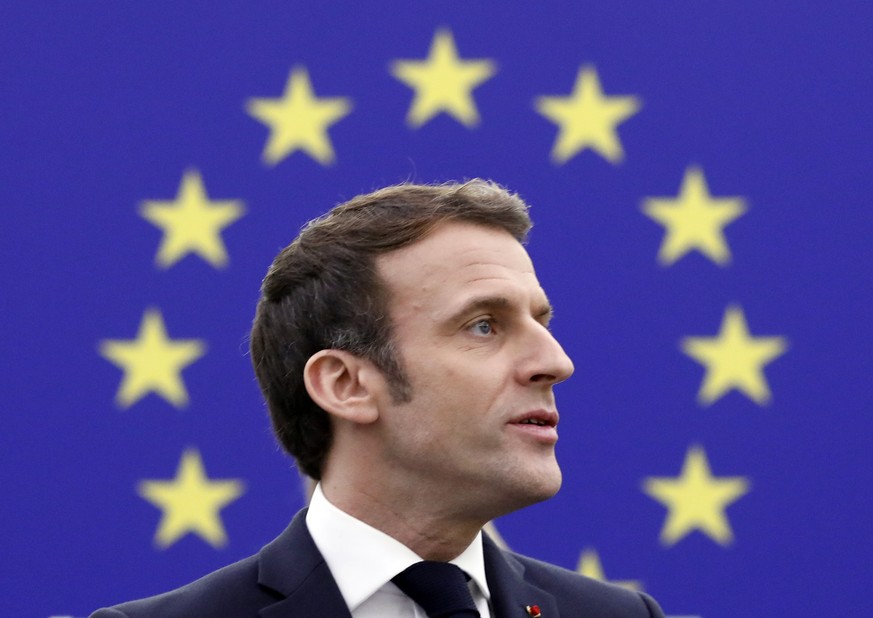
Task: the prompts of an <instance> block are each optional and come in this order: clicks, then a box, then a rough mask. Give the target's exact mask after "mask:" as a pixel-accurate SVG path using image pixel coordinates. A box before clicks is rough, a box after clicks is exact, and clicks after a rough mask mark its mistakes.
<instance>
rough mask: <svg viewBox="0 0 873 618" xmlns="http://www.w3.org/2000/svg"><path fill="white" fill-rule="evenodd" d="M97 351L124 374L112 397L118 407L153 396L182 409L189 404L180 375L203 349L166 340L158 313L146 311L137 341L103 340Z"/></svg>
mask: <svg viewBox="0 0 873 618" xmlns="http://www.w3.org/2000/svg"><path fill="white" fill-rule="evenodd" d="M99 350H100V354H101V355H102V356H103V357H104V358H106V359H107V360H109V361H111V362H113V363H115V364H116V365H117V366H118V367H120V368H121V369H122V370H124V379H122V381H121V386H119V388H118V393H117V394H116V396H115V401H116V403H117V404H118V405H119V406H121V407H122V408H128V407H130V406H132V405H133V404H135V403H136V402H137V401H139V400H140V399H141V398H142V397H144V396H145V395H147V394H148V393H150V392H155V393H157V394H158V395H160V396H161V397H163V398H164V399H166V400H167V401H169V402H170V403H171V404H173V405H174V406H176V407H177V408H181V407H183V406H185V405H187V403H188V392H187V391H186V390H185V384H184V383H183V382H182V378H181V376H180V375H179V374H180V372H181V371H182V369H184V368H185V367H187V366H188V365H190V364H191V363H193V362H194V361H195V360H197V359H198V358H200V357H201V356H203V354H204V353H205V352H206V345H205V344H203V343H202V342H201V341H199V340H197V339H183V340H175V341H174V340H171V339H168V338H167V330H166V327H165V326H164V320H163V318H162V317H161V312H160V311H159V310H157V309H148V310H146V312H145V314H144V315H143V318H142V322H141V323H140V327H139V333H137V336H136V339H133V340H118V339H105V340H103V341H101V342H100V347H99Z"/></svg>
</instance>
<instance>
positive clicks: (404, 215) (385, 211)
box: [251, 180, 531, 479]
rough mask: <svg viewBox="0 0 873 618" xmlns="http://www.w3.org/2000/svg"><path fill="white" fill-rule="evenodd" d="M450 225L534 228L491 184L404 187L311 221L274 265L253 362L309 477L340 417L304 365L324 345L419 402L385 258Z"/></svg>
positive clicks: (279, 428) (317, 474)
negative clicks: (402, 349)
mask: <svg viewBox="0 0 873 618" xmlns="http://www.w3.org/2000/svg"><path fill="white" fill-rule="evenodd" d="M448 222H453V223H464V224H472V225H475V226H477V227H480V228H482V229H487V230H492V231H500V232H501V233H502V234H503V235H504V236H508V237H509V238H511V239H512V240H513V241H514V242H515V243H516V244H518V243H521V242H523V241H524V239H525V237H526V235H527V232H528V231H529V229H530V227H531V223H530V219H529V217H528V214H527V206H526V205H525V204H524V202H522V201H521V199H519V198H518V197H517V196H515V195H513V194H510V193H508V192H506V191H505V190H503V189H502V188H500V187H499V186H497V185H494V184H492V183H489V182H484V181H480V180H474V181H471V182H468V183H465V184H446V185H439V186H423V185H412V184H405V185H398V186H393V187H388V188H385V189H381V190H379V191H376V192H374V193H371V194H368V195H361V196H358V197H356V198H354V199H352V200H350V201H349V202H346V203H344V204H340V205H339V206H337V207H335V208H334V209H333V210H332V211H330V213H328V214H327V215H325V216H324V217H322V218H319V219H316V220H314V221H312V222H310V223H309V224H308V225H307V226H306V228H305V229H304V230H303V231H302V232H301V233H300V235H299V236H298V238H297V239H296V240H295V241H294V242H293V243H291V245H289V246H288V247H286V248H285V249H284V250H283V251H282V252H281V253H280V254H279V255H278V256H277V257H276V259H275V260H274V262H273V264H272V266H271V267H270V270H269V272H268V273H267V276H266V278H265V279H264V282H263V286H262V295H261V299H260V302H259V303H258V308H257V313H256V316H255V321H254V325H253V327H252V336H251V351H252V362H253V364H254V368H255V373H256V374H257V377H258V381H259V383H260V385H261V389H262V391H263V393H264V396H265V398H266V400H267V404H268V407H269V410H270V416H271V419H272V422H273V428H274V430H275V432H276V435H277V437H278V438H279V441H280V442H281V443H282V445H283V446H284V448H285V449H286V450H287V451H288V452H289V453H290V454H291V455H292V456H294V457H295V458H296V460H297V462H298V465H299V467H300V468H301V469H302V470H303V472H305V473H306V474H308V475H309V476H311V477H313V478H315V479H319V478H321V475H322V472H323V466H324V462H325V458H326V457H327V454H328V451H329V449H330V447H331V444H332V423H331V420H330V416H329V415H328V413H327V412H326V411H325V410H324V409H323V408H322V407H320V406H319V405H318V404H317V403H316V402H315V401H313V399H312V397H311V394H310V393H309V392H308V391H307V388H306V384H305V381H304V368H305V367H306V366H307V363H308V362H309V361H310V359H311V358H312V357H313V356H314V355H316V354H317V353H318V352H320V351H322V350H338V351H343V352H346V353H348V354H349V355H352V356H354V357H358V358H361V359H364V360H366V361H368V362H370V363H372V365H373V366H374V367H375V368H376V369H378V371H380V372H381V373H382V375H383V376H384V377H385V379H386V382H387V384H388V385H389V388H390V391H391V392H390V394H391V397H392V400H393V402H395V403H397V404H403V403H405V402H409V401H410V399H411V398H412V397H413V396H414V395H413V389H414V385H413V384H410V381H409V377H408V376H407V375H406V371H405V369H404V364H405V363H404V361H403V360H402V359H401V357H400V355H399V354H398V351H397V345H396V341H395V332H394V331H395V328H394V324H393V320H392V316H391V306H392V294H391V291H390V287H391V286H390V285H387V284H386V283H387V282H386V281H384V280H383V278H382V276H381V275H380V269H379V266H378V264H377V260H379V259H380V257H382V256H390V255H392V254H396V253H397V252H398V251H400V250H402V249H404V248H406V247H410V246H413V245H415V244H416V243H418V242H419V241H421V240H422V239H424V238H426V237H427V236H429V235H431V234H432V233H433V232H434V230H436V229H438V228H439V227H441V226H443V225H445V224H447V223H448ZM519 247H520V245H519ZM522 251H523V249H522ZM423 283H424V282H423Z"/></svg>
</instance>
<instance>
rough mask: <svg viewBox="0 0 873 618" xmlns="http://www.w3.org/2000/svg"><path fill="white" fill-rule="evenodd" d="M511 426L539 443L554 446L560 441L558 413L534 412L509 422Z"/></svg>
mask: <svg viewBox="0 0 873 618" xmlns="http://www.w3.org/2000/svg"><path fill="white" fill-rule="evenodd" d="M509 425H510V426H511V427H514V428H515V429H517V430H519V431H521V432H524V434H525V435H528V436H530V437H532V438H534V439H536V440H537V441H539V442H545V443H548V444H554V443H555V442H557V441H558V431H557V426H558V413H557V412H554V411H550V410H532V411H530V412H525V413H524V414H520V415H518V416H516V417H515V418H513V419H512V420H511V421H509Z"/></svg>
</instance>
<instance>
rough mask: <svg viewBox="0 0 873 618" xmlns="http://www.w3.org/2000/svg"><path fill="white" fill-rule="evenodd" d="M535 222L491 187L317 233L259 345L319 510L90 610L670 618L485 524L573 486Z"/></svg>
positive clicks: (442, 189) (301, 250)
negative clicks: (148, 589) (533, 239)
mask: <svg viewBox="0 0 873 618" xmlns="http://www.w3.org/2000/svg"><path fill="white" fill-rule="evenodd" d="M530 227H531V222H530V219H529V218H528V214H527V206H526V205H525V204H524V202H522V201H521V200H520V199H519V198H518V197H517V196H515V195H512V194H510V193H507V192H506V191H505V190H503V189H502V188H500V187H498V186H496V185H494V184H492V183H489V182H484V181H480V180H474V181H471V182H468V183H465V184H449V185H442V186H421V185H412V184H406V185H399V186H394V187H388V188H385V189H382V190H380V191H376V192H375V193H372V194H369V195H363V196H359V197H356V198H354V199H353V200H351V201H349V202H347V203H345V204H341V205H339V206H337V207H336V208H334V209H333V210H332V211H331V212H330V213H329V214H328V215H326V216H325V217H323V218H321V219H317V220H315V221H313V222H311V223H310V224H309V225H308V226H307V227H306V228H305V229H304V230H303V231H302V232H301V234H300V236H299V237H298V238H297V239H296V240H295V241H294V242H293V243H292V244H291V245H289V246H288V247H286V248H285V249H284V250H283V251H282V252H281V253H280V254H279V255H278V257H277V258H276V259H275V261H274V262H273V265H272V266H271V267H270V270H269V272H268V273H267V276H266V278H265V279H264V283H263V287H262V296H261V299H260V302H259V304H258V309H257V314H256V317H255V321H254V326H253V328H252V338H251V351H252V361H253V364H254V368H255V372H256V374H257V376H258V380H259V382H260V385H261V389H262V390H263V392H264V396H265V398H266V400H267V404H268V406H269V410H270V415H271V418H272V423H273V427H274V430H275V432H276V435H277V437H278V439H279V441H280V442H281V443H282V445H283V446H284V447H285V449H286V450H287V451H288V452H289V453H290V454H291V455H292V456H293V457H294V458H295V459H296V460H297V463H298V466H299V467H300V469H301V470H302V471H303V472H305V473H306V474H307V475H308V476H310V477H311V478H313V479H315V480H317V481H318V485H317V486H316V488H315V491H314V494H313V498H312V501H311V504H310V507H309V509H308V511H307V510H303V511H301V512H300V513H298V515H297V516H296V517H295V518H294V520H293V521H292V522H291V525H290V526H289V527H288V529H287V530H286V531H285V532H283V533H282V535H280V536H279V537H278V538H277V539H276V540H274V541H273V542H272V543H270V544H269V545H267V546H266V547H264V548H263V549H262V550H261V552H260V553H259V554H257V555H256V556H252V557H250V558H247V559H245V560H243V561H241V562H238V563H236V564H234V565H231V566H229V567H226V568H224V569H222V570H220V571H217V572H215V573H213V574H211V575H207V576H206V577H204V578H202V579H200V580H198V581H196V582H194V583H192V584H189V585H188V586H185V587H184V588H181V589H179V590H176V591H173V592H169V593H166V594H164V595H160V596H157V597H153V598H151V599H145V600H141V601H134V602H131V603H125V604H123V605H120V606H117V607H116V608H113V609H108V610H100V611H98V612H97V613H96V614H94V616H95V617H101V618H102V617H110V616H115V617H118V616H130V617H139V616H254V615H260V616H289V617H291V616H300V617H303V616H327V617H334V616H336V617H346V618H348V617H349V616H352V617H353V618H377V617H378V618H386V617H387V618H395V617H396V618H400V617H405V618H413V617H416V618H418V617H423V616H425V615H427V616H481V617H482V618H488V617H491V618H504V617H505V618H511V617H523V616H530V617H533V618H538V617H539V616H542V617H544V618H557V617H558V616H563V617H564V618H586V617H589V618H600V617H616V618H617V617H625V616H627V617H631V618H635V617H639V618H643V617H651V616H656V617H659V616H663V614H662V613H661V610H660V609H659V608H658V606H657V605H656V604H655V602H654V601H652V600H651V599H650V598H649V597H647V596H646V595H643V594H638V593H633V592H630V591H627V590H624V589H621V588H617V587H614V586H611V585H609V584H604V583H600V582H596V581H594V580H590V579H588V578H585V577H582V576H579V575H577V574H575V573H572V572H570V571H566V570H563V569H559V568H557V567H554V566H551V565H547V564H544V563H541V562H538V561H535V560H532V559H530V558H526V557H522V556H519V555H517V554H513V553H510V552H507V551H503V550H501V549H499V548H498V547H497V546H496V545H495V544H494V543H493V542H492V541H491V539H489V538H488V537H487V535H484V534H483V533H482V527H483V525H485V524H486V523H487V522H488V521H490V520H492V519H494V518H495V517H498V516H500V515H504V514H506V513H509V512H511V511H514V510H516V509H519V508H522V507H525V506H528V505H530V504H533V503H536V502H539V501H542V500H545V499H547V498H549V497H551V496H552V495H554V494H555V492H557V491H558V488H559V487H560V485H561V471H560V468H559V467H558V464H557V461H556V459H555V443H556V441H557V439H558V436H557V431H556V427H557V424H558V412H557V409H556V406H555V399H554V395H553V392H552V387H553V386H554V385H555V384H557V383H559V382H561V381H563V380H565V379H567V378H568V377H569V376H570V374H571V373H572V372H573V364H572V362H571V361H570V359H569V358H568V357H567V355H566V354H565V353H564V351H563V349H562V348H561V346H560V345H559V344H558V342H557V341H555V339H554V338H553V337H552V335H551V333H550V332H549V329H548V324H549V319H550V317H551V313H552V311H551V307H550V305H549V302H548V299H547V298H546V295H545V293H544V292H543V290H542V288H541V287H540V285H539V283H538V281H537V278H536V275H535V273H534V269H533V265H532V264H531V261H530V258H529V257H528V254H527V252H526V251H525V249H524V247H523V245H522V242H524V240H525V238H526V235H527V232H528V231H529V229H530ZM451 565H455V566H451ZM452 591H453V592H452ZM454 593H457V597H458V600H457V604H458V605H457V606H451V607H449V605H450V604H451V603H454V602H455V597H454V596H452V595H453V594H454ZM449 597H451V600H449ZM432 605H442V607H432Z"/></svg>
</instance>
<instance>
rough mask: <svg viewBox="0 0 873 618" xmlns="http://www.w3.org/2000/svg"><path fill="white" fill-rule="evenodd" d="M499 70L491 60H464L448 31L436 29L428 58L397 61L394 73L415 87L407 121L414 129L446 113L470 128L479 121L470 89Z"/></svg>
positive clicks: (392, 72)
mask: <svg viewBox="0 0 873 618" xmlns="http://www.w3.org/2000/svg"><path fill="white" fill-rule="evenodd" d="M496 71H497V68H496V65H495V64H494V62H492V61H491V60H461V59H460V57H459V56H458V50H457V48H456V47H455V41H454V39H453V38H452V33H451V31H449V30H437V32H436V33H435V34H434V37H433V42H432V43H431V46H430V52H429V53H428V57H427V60H423V61H421V60H396V61H394V62H393V63H392V65H391V74H392V75H393V76H394V77H396V78H397V79H399V80H400V81H402V82H403V83H404V84H406V85H407V86H409V87H410V88H413V89H415V98H414V99H413V101H412V107H410V108H409V113H408V114H407V116H406V122H407V124H409V125H410V126H412V127H413V128H417V127H420V126H421V125H423V124H424V123H426V122H427V121H428V120H430V119H431V118H433V117H434V116H436V115H437V114H439V113H440V112H446V113H447V114H450V115H451V116H454V117H455V119H457V120H458V122H460V123H462V124H464V125H465V126H467V127H473V126H476V125H477V124H479V112H478V111H477V110H476V103H475V102H474V101H473V96H472V94H471V91H472V90H473V88H475V87H477V86H478V85H479V84H481V83H482V82H484V81H485V80H487V79H489V78H490V77H491V76H492V75H494V73H495V72H496Z"/></svg>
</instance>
